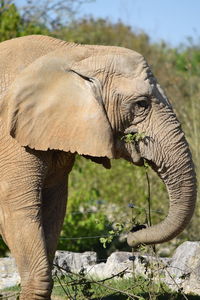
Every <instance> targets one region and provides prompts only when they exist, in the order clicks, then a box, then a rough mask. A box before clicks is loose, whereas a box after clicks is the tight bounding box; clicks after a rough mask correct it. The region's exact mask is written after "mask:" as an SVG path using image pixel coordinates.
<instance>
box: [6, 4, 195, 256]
mask: <svg viewBox="0 0 200 300" xmlns="http://www.w3.org/2000/svg"><path fill="white" fill-rule="evenodd" d="M47 2H48V1H46V3H47ZM54 2H55V1H54ZM65 2H66V3H68V9H69V10H68V11H67V8H66V7H65V11H66V15H67V19H66V22H65V19H64V18H63V16H64V15H63V13H62V22H59V14H56V16H55V17H54V15H52V14H51V20H49V19H48V18H50V16H49V15H46V14H45V10H44V5H42V4H41V5H40V6H39V7H36V6H35V10H34V9H33V8H34V7H33V6H34V1H27V5H26V9H25V10H23V9H21V10H19V9H18V8H17V7H16V6H15V4H14V1H8V0H7V1H6V0H5V1H3V0H1V1H0V41H3V40H6V39H10V38H14V37H18V36H23V35H28V34H48V35H51V36H54V37H57V38H60V39H63V40H67V41H71V42H77V43H84V44H85V43H86V44H103V45H117V46H123V47H127V48H130V49H134V50H136V51H138V52H140V53H142V54H143V55H144V56H145V57H146V59H147V60H148V62H149V64H150V65H151V66H152V69H153V72H154V74H155V75H156V77H157V78H158V79H159V82H160V84H161V85H162V87H164V89H165V90H166V91H167V94H168V97H169V99H170V101H171V102H172V104H173V107H174V110H175V111H176V113H177V115H178V118H179V119H180V121H181V123H182V126H183V129H184V131H185V133H186V136H187V139H188V141H189V143H190V147H191V150H192V153H193V157H194V161H195V165H196V172H197V177H198V181H199V180H200V160H199V157H200V143H199V141H200V119H199V111H200V107H199V105H200V104H199V99H200V80H199V75H200V45H193V43H192V41H191V43H190V46H187V47H186V46H185V48H180V49H179V48H177V49H176V48H170V47H168V45H166V44H165V43H160V44H152V43H151V42H150V39H149V37H148V35H147V34H145V33H144V32H135V31H134V29H132V28H130V27H129V26H126V25H124V24H123V23H121V22H118V23H115V24H114V23H112V22H111V21H109V20H104V19H93V18H84V19H79V20H77V19H76V17H75V15H73V16H74V17H73V18H71V17H70V16H71V15H72V14H73V13H74V10H71V12H70V1H65ZM75 2H76V3H77V4H78V3H79V2H80V1H78V0H77V1H74V3H75ZM81 2H84V1H81ZM42 3H44V1H43V2H42ZM42 10H43V11H42ZM57 11H61V10H59V9H58V10H57ZM41 16H43V17H41ZM66 24H67V25H66ZM144 135H145V134H144ZM126 138H127V139H128V140H130V139H132V138H133V137H130V136H128V135H127V136H126ZM138 138H140V139H141V138H145V136H142V137H137V136H135V137H134V139H135V140H136V139H138ZM148 172H149V177H150V182H151V210H152V212H151V215H152V222H153V223H157V222H159V221H160V220H161V219H163V218H164V217H165V215H166V214H167V210H168V200H167V193H166V191H165V187H164V185H163V184H162V182H161V181H160V179H159V178H158V177H157V176H156V175H155V174H154V173H153V172H152V171H151V170H149V171H148ZM147 199H148V186H147V181H146V171H145V169H144V168H139V167H135V166H132V165H131V164H129V163H128V162H125V161H123V160H116V161H113V162H112V169H111V170H110V171H109V170H105V169H104V168H102V167H101V166H99V165H97V164H94V163H92V162H91V161H89V160H86V159H85V158H82V157H79V158H78V159H77V161H76V164H75V167H74V169H73V171H72V173H71V176H70V182H69V202H68V209H69V213H68V214H67V216H66V218H65V223H64V227H63V231H62V236H61V237H62V239H61V240H60V243H59V247H60V249H67V250H74V251H85V250H88V249H90V250H91V249H101V250H98V252H101V251H104V250H103V246H102V245H100V244H99V240H98V239H95V238H94V239H91V240H90V239H88V240H86V239H82V240H74V241H72V240H67V239H64V238H66V237H75V238H76V237H78V236H86V235H88V236H93V235H94V236H99V235H103V236H104V235H106V234H109V231H111V230H112V229H111V226H112V224H113V222H114V221H116V222H118V223H122V222H127V223H131V222H132V221H134V222H138V223H141V224H144V223H146V221H147V213H146V210H148V201H147ZM86 203H87V204H86ZM197 203H198V204H197V208H196V212H195V216H194V218H193V221H192V223H191V224H190V226H189V227H188V228H187V230H185V231H184V233H183V234H182V235H180V236H179V237H178V238H177V239H176V240H175V246H177V245H178V244H179V243H181V242H182V241H184V240H185V239H190V240H195V239H196V240H198V239H199V230H198V228H199V225H197V224H198V222H199V217H200V207H199V201H198V202H197ZM129 204H131V205H129ZM130 207H131V208H130ZM88 210H93V211H95V212H94V214H92V213H85V212H86V211H88ZM77 212H80V213H77ZM75 213H76V214H75ZM112 247H113V248H114V247H117V248H118V249H120V248H121V249H126V247H125V244H123V246H122V245H121V246H120V245H119V243H117V242H116V243H115V242H114V243H113V245H112ZM0 251H1V254H4V252H5V246H4V245H3V244H2V242H1V241H0ZM102 253H104V252H102Z"/></svg>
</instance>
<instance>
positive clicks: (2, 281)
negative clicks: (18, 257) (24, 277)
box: [0, 257, 20, 290]
mask: <svg viewBox="0 0 200 300" xmlns="http://www.w3.org/2000/svg"><path fill="white" fill-rule="evenodd" d="M19 283H20V277H19V274H18V271H17V267H16V264H15V259H14V258H12V257H5V258H0V290H2V289H5V288H8V287H11V286H15V285H17V284H19Z"/></svg>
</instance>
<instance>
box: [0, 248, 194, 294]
mask: <svg viewBox="0 0 200 300" xmlns="http://www.w3.org/2000/svg"><path fill="white" fill-rule="evenodd" d="M54 263H55V265H57V266H58V267H57V268H56V267H55V268H54V270H53V274H55V273H57V274H59V273H62V272H63V270H67V271H70V272H74V273H80V272H81V274H85V275H86V276H89V277H90V278H95V279H96V278H101V279H103V278H108V277H112V276H115V275H116V277H117V274H120V276H119V277H125V278H126V277H131V276H133V274H134V275H142V276H144V277H149V276H152V278H153V280H155V281H159V280H161V281H163V282H164V283H165V284H166V285H168V286H169V287H170V288H171V289H172V290H174V291H177V290H179V289H181V290H182V291H183V292H184V293H185V294H190V293H192V294H195V295H200V242H184V243H183V244H182V245H180V246H179V247H178V248H177V249H176V251H175V253H174V255H173V256H172V257H171V258H163V257H162V258H161V257H157V256H155V255H152V256H150V255H144V254H140V253H131V252H114V253H112V254H111V255H110V256H109V257H108V259H107V260H106V261H105V262H104V261H103V262H99V261H98V259H97V255H96V253H95V252H84V253H73V252H68V251H57V252H56V257H55V261H54ZM19 282H20V277H19V275H18V272H17V269H16V265H15V262H14V259H13V258H12V257H7V258H1V259H0V289H5V288H6V287H11V286H14V285H16V284H18V283H19ZM9 299H11V298H9ZM13 299H14V298H13ZM54 300H59V297H57V298H54Z"/></svg>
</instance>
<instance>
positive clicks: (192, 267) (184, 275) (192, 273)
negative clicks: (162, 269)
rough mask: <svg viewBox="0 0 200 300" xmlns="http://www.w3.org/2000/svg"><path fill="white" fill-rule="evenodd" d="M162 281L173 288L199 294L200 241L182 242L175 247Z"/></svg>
mask: <svg viewBox="0 0 200 300" xmlns="http://www.w3.org/2000/svg"><path fill="white" fill-rule="evenodd" d="M164 281H165V283H166V284H167V285H169V286H170V287H171V288H172V289H174V290H178V289H179V288H181V289H183V291H184V293H186V294H188V293H194V294H196V295H200V242H184V243H183V244H181V245H180V246H179V247H178V248H177V249H176V251H175V253H174V255H173V257H172V261H171V263H170V265H169V267H168V268H167V270H166V278H165V279H164Z"/></svg>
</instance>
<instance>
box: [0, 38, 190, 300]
mask: <svg viewBox="0 0 200 300" xmlns="http://www.w3.org/2000/svg"><path fill="white" fill-rule="evenodd" d="M53 51H54V52H53ZM49 53H50V54H51V53H53V55H50V56H48V55H49ZM61 58H62V59H61ZM0 63H1V71H0V80H1V94H0V95H1V106H0V127H1V141H0V143H1V144H0V172H1V181H0V192H1V199H0V205H1V206H0V208H1V210H0V229H1V233H2V236H3V238H4V240H5V242H6V243H7V245H8V246H9V248H10V250H11V252H12V254H13V255H14V257H15V258H16V261H17V265H18V268H19V272H20V275H21V280H22V292H21V296H20V299H21V300H22V299H23V300H25V299H26V300H33V299H38V300H39V299H50V294H51V289H52V280H51V275H50V273H51V267H52V260H53V257H54V253H55V250H56V246H57V241H58V237H59V233H60V230H61V226H62V223H63V218H64V215H65V209H66V198H67V178H68V174H69V172H70V171H71V169H72V167H73V163H74V159H75V155H76V153H79V154H82V155H84V156H86V157H87V158H89V159H91V160H94V161H96V162H97V163H100V164H103V165H104V167H106V168H109V167H110V161H109V159H110V158H124V159H126V160H128V161H130V162H132V163H133V164H137V165H143V162H144V159H145V160H147V161H148V163H149V164H150V165H151V166H152V168H153V169H154V170H155V171H156V172H157V173H158V175H159V176H160V177H161V178H162V180H163V181H164V182H165V184H166V187H167V190H168V193H169V198H170V207H169V213H168V216H167V217H166V218H165V219H164V220H163V222H161V223H160V224H158V225H154V226H152V227H149V228H146V229H142V230H139V231H136V232H131V233H129V235H128V243H129V245H131V246H136V245H139V244H141V243H144V244H155V243H162V242H165V241H168V240H170V239H172V238H173V237H175V236H176V235H177V234H179V233H180V232H181V231H182V230H183V229H184V228H185V227H186V225H187V224H188V222H189V221H190V219H191V217H192V214H193V211H194V206H195V199H196V185H195V173H194V167H193V162H192V159H191V154H190V151H189V148H188V144H187V142H186V140H185V137H184V134H183V132H182V130H181V127H180V123H179V122H178V120H177V118H176V116H175V114H174V112H173V110H172V107H171V105H170V103H169V101H168V100H167V98H166V96H165V95H164V93H163V91H162V90H161V88H160V86H159V85H158V83H157V82H156V79H155V77H154V76H153V74H152V73H151V71H150V68H149V66H148V65H147V63H146V61H145V60H144V58H143V57H142V56H141V55H140V54H138V53H136V52H134V51H131V50H128V49H124V48H118V47H103V46H80V45H73V44H67V43H65V42H62V41H59V40H55V39H52V38H49V37H42V36H31V37H24V38H20V39H14V40H11V41H8V42H4V43H1V44H0ZM56 72H57V73H56ZM65 97H66V99H65ZM70 97H71V98H70ZM63 99H64V100H63ZM45 101H46V102H45ZM87 101H88V102H87ZM54 102H55V103H56V105H55V106H52V107H53V108H52V107H50V109H49V106H51V105H54ZM83 102H84V105H85V106H82V104H83ZM63 103H64V104H63ZM85 103H86V104H85ZM63 107H64V108H63ZM55 112H56V113H57V115H58V116H59V118H56V117H55V115H54V114H55ZM95 112H96V113H95ZM38 115H39V117H38ZM74 116H75V117H74ZM59 122H62V124H60V123H59ZM66 124H67V125H66ZM56 130H57V131H56ZM136 132H138V133H139V134H141V133H144V134H145V137H144V138H143V139H141V140H139V141H138V142H134V141H133V142H132V143H125V140H124V139H122V138H121V137H123V136H124V135H125V134H127V133H133V134H134V133H136ZM62 150H63V151H62ZM122 176H123V174H122ZM134 184H136V183H134Z"/></svg>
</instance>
